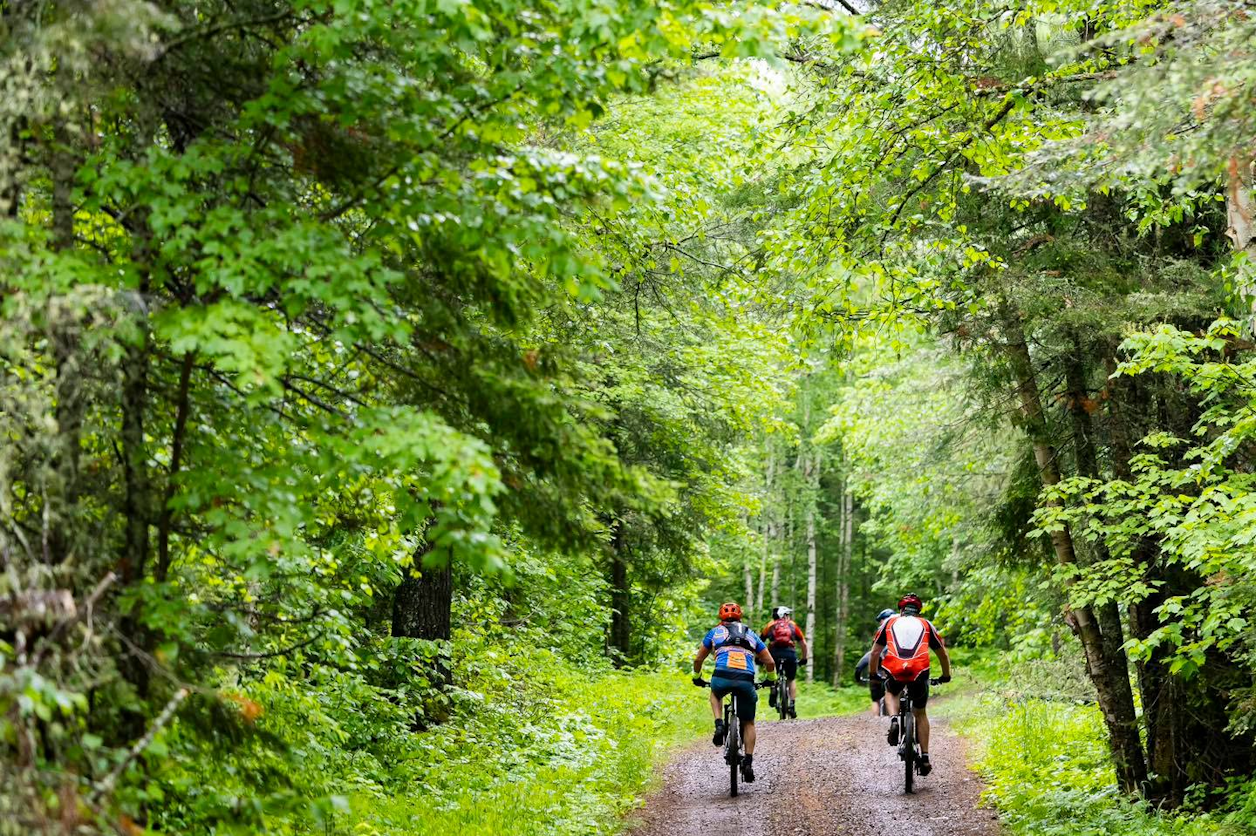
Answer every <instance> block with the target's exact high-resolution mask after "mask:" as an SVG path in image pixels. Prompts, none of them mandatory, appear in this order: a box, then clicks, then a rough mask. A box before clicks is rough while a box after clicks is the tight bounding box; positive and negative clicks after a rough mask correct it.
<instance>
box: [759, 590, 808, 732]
mask: <svg viewBox="0 0 1256 836" xmlns="http://www.w3.org/2000/svg"><path fill="white" fill-rule="evenodd" d="M793 615H794V611H793V610H791V609H790V608H789V607H773V608H772V620H771V621H769V622H768V625H767V626H766V627H764V628H763V630H762V632H760V633H759V635H760V636H762V637H763V640H764V641H765V642H767V644H768V651H769V652H770V653H771V654H772V661H774V662H775V663H776V669H777V670H778V671H780V672H781V673H782V675H784V677H785V679H786V680H787V681H788V682H789V716H790V717H797V716H798V712H797V711H795V710H794V702H795V701H796V700H797V699H798V681H797V677H798V668H800V667H802V666H805V665H806V664H807V637H806V636H805V635H803V632H802V628H801V627H799V626H798V625H797V624H795V623H794V619H793ZM795 642H797V643H798V649H797V650H795V649H794V643H795ZM774 694H775V692H773V695H771V696H769V701H771V700H774V699H775V696H774Z"/></svg>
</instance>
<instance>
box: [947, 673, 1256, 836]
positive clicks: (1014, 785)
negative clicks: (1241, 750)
mask: <svg viewBox="0 0 1256 836" xmlns="http://www.w3.org/2000/svg"><path fill="white" fill-rule="evenodd" d="M1063 667H1067V666H1066V665H1064V666H1062V663H1059V662H1039V663H1034V664H1028V665H1021V666H1018V667H1017V668H1016V670H1015V672H1014V675H1011V676H1008V675H1006V674H1005V677H1006V678H1003V679H995V678H993V677H988V674H989V673H990V671H989V669H986V670H985V671H982V673H985V674H987V676H979V680H980V681H979V682H978V683H977V684H976V687H966V688H964V689H963V691H962V693H960V694H957V695H956V696H955V697H954V698H952V699H950V700H948V701H946V702H943V703H940V704H939V709H938V713H939V714H942V715H943V716H945V717H947V718H948V719H949V720H950V722H951V724H952V726H953V727H954V728H956V729H957V730H958V731H959V732H961V733H962V734H963V735H964V736H965V737H967V738H968V739H969V741H970V743H971V744H972V748H971V750H970V758H971V759H972V761H973V765H974V766H975V767H976V768H977V769H978V770H979V771H980V772H981V773H982V775H983V777H984V778H985V780H986V782H987V789H986V791H985V795H984V800H985V801H986V802H987V803H990V804H992V805H994V806H996V807H997V808H998V810H999V812H1000V816H1001V818H1002V820H1003V822H1004V823H1005V824H1006V825H1007V827H1008V829H1009V830H1010V832H1011V833H1012V834H1015V835H1016V836H1021V834H1023V836H1213V834H1217V835H1218V836H1232V834H1233V836H1238V834H1244V833H1256V786H1254V785H1252V784H1250V783H1249V784H1238V785H1236V786H1234V787H1233V788H1232V792H1231V794H1230V797H1229V798H1228V799H1227V803H1225V804H1224V805H1223V806H1222V807H1221V808H1220V809H1214V810H1211V811H1202V810H1200V809H1192V808H1189V807H1188V808H1184V809H1183V810H1180V811H1175V812H1165V811H1158V810H1154V809H1151V808H1149V807H1148V806H1147V805H1146V804H1143V803H1139V802H1136V801H1131V800H1130V799H1128V798H1126V797H1125V796H1123V795H1122V794H1121V793H1120V792H1119V791H1118V790H1117V788H1116V782H1115V777H1114V774H1113V770H1112V765H1111V760H1110V757H1109V753H1108V749H1107V745H1106V742H1105V741H1106V734H1105V731H1104V728H1103V719H1102V716H1101V715H1100V712H1099V709H1098V707H1097V705H1095V704H1094V703H1093V702H1092V701H1091V700H1090V698H1089V695H1088V694H1087V693H1085V691H1084V689H1085V688H1086V687H1087V686H1085V684H1084V680H1082V678H1081V677H1080V676H1077V675H1075V673H1074V672H1070V671H1068V670H1064V669H1063ZM972 684H973V683H972V682H971V681H970V682H969V685H970V686H971V685H972Z"/></svg>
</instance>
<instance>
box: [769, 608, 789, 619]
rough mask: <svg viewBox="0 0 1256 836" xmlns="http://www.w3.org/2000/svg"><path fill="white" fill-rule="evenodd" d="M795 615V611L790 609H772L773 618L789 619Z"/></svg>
mask: <svg viewBox="0 0 1256 836" xmlns="http://www.w3.org/2000/svg"><path fill="white" fill-rule="evenodd" d="M793 614H794V611H793V610H791V609H790V608H789V607H773V608H772V617H773V618H789V617H790V616H791V615H793Z"/></svg>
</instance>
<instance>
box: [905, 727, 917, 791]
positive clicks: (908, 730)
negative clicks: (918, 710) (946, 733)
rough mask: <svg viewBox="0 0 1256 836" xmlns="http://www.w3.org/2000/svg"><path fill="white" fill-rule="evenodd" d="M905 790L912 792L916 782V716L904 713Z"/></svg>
mask: <svg viewBox="0 0 1256 836" xmlns="http://www.w3.org/2000/svg"><path fill="white" fill-rule="evenodd" d="M902 722H903V728H902V735H903V737H902V741H903V744H902V745H903V791H904V792H906V793H908V794H910V793H911V792H912V790H913V787H914V785H915V782H916V718H915V717H913V716H912V713H911V712H910V711H909V712H907V713H906V714H904V715H903V721H902Z"/></svg>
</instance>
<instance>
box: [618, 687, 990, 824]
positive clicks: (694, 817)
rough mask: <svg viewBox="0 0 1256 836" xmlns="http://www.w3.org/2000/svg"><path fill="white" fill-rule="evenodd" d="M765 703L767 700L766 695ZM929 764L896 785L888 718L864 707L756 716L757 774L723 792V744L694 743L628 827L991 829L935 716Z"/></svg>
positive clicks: (975, 785) (898, 771) (970, 778)
mask: <svg viewBox="0 0 1256 836" xmlns="http://www.w3.org/2000/svg"><path fill="white" fill-rule="evenodd" d="M764 703H765V706H766V701H764ZM930 719H931V720H932V722H933V734H932V736H931V744H932V745H931V746H930V747H929V748H930V750H931V751H930V756H931V759H932V761H933V773H932V774H931V775H929V776H928V777H927V778H921V777H919V776H917V778H916V792H915V794H914V795H905V794H904V793H903V768H902V761H900V760H899V759H898V756H897V754H896V753H895V750H894V749H893V748H892V747H891V746H889V745H888V744H886V742H885V730H886V728H887V723H888V720H885V719H883V718H877V717H872V716H871V715H867V714H862V715H859V716H857V717H830V718H825V719H822V720H790V721H786V722H779V721H771V720H769V721H766V722H765V721H763V720H760V721H759V723H757V724H756V725H757V726H758V730H759V740H758V746H757V747H756V749H755V758H754V766H755V774H756V777H757V778H758V780H756V781H755V783H753V784H743V785H742V790H741V794H740V795H739V796H738V797H737V798H730V797H729V795H728V767H727V766H725V764H724V761H723V759H722V758H721V756H720V750H718V749H716V748H715V747H714V746H712V745H711V741H710V739H707V740H706V741H705V745H695V746H693V747H691V748H689V749H687V750H685V751H684V752H682V753H681V754H680V755H678V756H677V757H676V759H675V760H674V761H673V762H672V763H671V764H670V765H669V766H668V767H667V769H666V772H665V773H664V778H663V786H662V788H661V789H660V790H659V791H658V792H656V793H655V794H654V795H653V796H651V797H650V798H649V799H648V800H647V802H646V805H645V807H644V808H643V809H642V810H640V811H639V812H638V813H637V814H635V815H634V816H633V818H632V822H631V825H630V828H629V831H628V832H629V833H630V834H631V836H712V834H718V836H867V834H870V833H911V834H912V836H997V834H999V833H1000V828H999V823H998V819H997V817H996V816H995V814H994V812H993V811H991V810H988V809H978V808H977V802H978V800H979V797H980V795H981V781H980V779H979V778H978V777H977V776H976V775H975V774H974V773H972V772H970V771H969V770H968V769H967V767H965V765H964V744H963V741H962V740H960V739H959V738H958V737H956V736H955V735H954V734H953V733H951V732H950V730H949V729H948V728H947V727H946V724H945V723H944V722H942V721H939V720H937V719H934V718H930Z"/></svg>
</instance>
